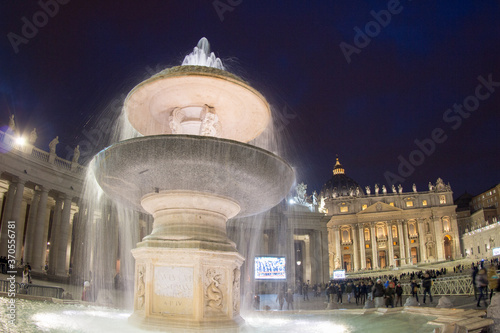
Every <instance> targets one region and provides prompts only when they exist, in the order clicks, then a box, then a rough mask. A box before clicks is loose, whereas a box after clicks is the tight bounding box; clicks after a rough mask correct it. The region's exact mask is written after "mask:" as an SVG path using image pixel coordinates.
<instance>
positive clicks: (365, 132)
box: [0, 0, 500, 197]
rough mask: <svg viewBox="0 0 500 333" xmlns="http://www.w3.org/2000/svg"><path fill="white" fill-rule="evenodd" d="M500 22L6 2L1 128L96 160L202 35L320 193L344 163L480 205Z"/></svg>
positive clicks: (228, 2)
mask: <svg viewBox="0 0 500 333" xmlns="http://www.w3.org/2000/svg"><path fill="white" fill-rule="evenodd" d="M44 8H45V9H44ZM499 19H500V2H499V1H496V0H495V1H486V0H485V1H457V0H453V1H441V0H440V1H435V0H434V1H417V0H413V1H411V0H405V1H395V0H390V1H359V0H346V1H293V0H288V1H250V0H220V1H219V0H215V1H211V0H209V1H191V0H189V1H187V0H184V1H180V0H179V1H153V0H149V1H102V0H101V1H89V0H87V1H82V0H70V1H68V0H59V1H58V2H56V0H41V1H40V2H39V1H2V2H1V4H0V23H1V25H0V28H1V31H0V34H1V35H2V37H1V46H0V125H7V124H8V119H9V116H10V115H11V114H14V115H15V119H16V124H17V126H18V127H19V128H20V129H21V130H24V131H25V132H26V133H29V132H30V131H31V130H32V128H33V127H36V128H37V131H38V136H39V137H38V141H37V143H36V146H37V147H39V148H41V149H44V150H47V151H48V143H49V142H50V141H51V140H52V139H53V138H54V137H55V136H56V135H58V136H59V141H60V143H59V145H58V146H57V153H58V155H59V156H61V157H63V158H68V159H70V158H71V154H72V151H73V148H74V147H75V146H76V145H77V144H80V148H81V159H82V160H89V159H90V157H91V156H92V155H93V154H95V153H96V152H97V151H98V150H100V149H102V148H103V146H102V144H100V143H98V141H99V140H98V139H99V138H100V137H103V136H105V135H106V134H108V133H109V129H110V128H111V127H110V124H109V121H108V120H109V119H111V118H112V117H113V115H116V114H117V112H118V111H119V109H120V105H121V103H122V101H123V99H124V97H125V95H126V94H127V93H128V92H129V91H130V89H132V88H133V87H134V86H135V85H136V84H138V83H139V82H141V81H142V80H144V79H146V78H147V77H149V76H150V75H151V74H154V73H156V72H158V71H160V70H162V69H164V68H166V67H171V66H176V65H180V64H181V62H182V60H183V58H184V56H185V55H186V54H188V53H190V52H191V51H192V49H193V47H194V46H196V44H197V42H198V40H199V39H200V38H201V37H203V36H205V37H207V38H208V40H209V41H210V44H211V47H212V51H214V52H215V53H216V55H217V56H219V57H220V58H221V59H223V61H224V64H225V66H226V67H227V68H228V69H229V70H230V71H232V72H233V73H235V74H237V75H239V76H241V77H243V78H244V79H245V80H247V81H249V82H250V83H251V84H252V85H253V86H254V87H255V88H257V89H258V90H259V91H261V92H262V94H263V95H264V96H266V98H267V99H268V101H269V102H270V103H271V104H272V106H273V109H274V111H275V116H276V117H277V119H278V121H277V122H278V125H279V126H278V130H279V133H280V136H281V138H283V140H285V141H284V142H285V146H286V148H287V152H286V156H285V157H286V158H287V160H289V162H290V163H291V164H292V165H293V166H294V167H295V168H296V171H297V179H298V181H299V182H305V183H307V184H308V192H309V193H311V192H312V190H313V189H316V190H318V191H319V190H321V187H322V185H323V184H324V183H325V182H326V181H327V180H328V179H330V177H331V175H332V169H333V166H334V164H335V156H336V154H338V155H339V157H340V161H341V162H342V164H343V165H344V167H345V169H346V174H347V175H348V176H350V177H351V178H353V179H355V180H356V181H357V182H358V183H359V184H360V185H361V186H362V187H363V189H364V186H366V185H370V187H371V188H372V191H373V186H374V184H375V183H378V184H386V185H387V184H390V182H391V181H392V182H395V183H396V184H398V183H402V184H403V187H404V190H405V191H411V185H412V184H413V183H416V184H417V188H418V189H419V190H427V183H428V182H429V181H432V182H435V181H436V179H437V178H438V177H441V178H443V180H444V181H445V182H446V183H448V182H449V183H450V184H451V186H452V189H453V191H454V195H455V197H457V196H458V195H460V194H462V193H463V192H465V191H468V192H469V193H472V194H478V193H480V192H483V191H485V190H486V189H488V188H490V187H491V186H494V185H495V184H497V183H499V181H500V179H499V173H498V170H499V167H498V166H499V164H500V157H499V156H500V154H499V153H500V139H499V124H500V116H499V112H498V110H499V106H500V52H499V51H500V23H499ZM462 105H463V106H462ZM412 163H413V164H414V165H412ZM408 167H410V168H408ZM398 169H399V170H398Z"/></svg>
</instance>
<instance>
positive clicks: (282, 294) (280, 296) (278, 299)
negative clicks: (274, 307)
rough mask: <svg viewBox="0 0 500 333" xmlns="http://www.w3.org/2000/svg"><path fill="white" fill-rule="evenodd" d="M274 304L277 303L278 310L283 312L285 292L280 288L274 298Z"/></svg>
mask: <svg viewBox="0 0 500 333" xmlns="http://www.w3.org/2000/svg"><path fill="white" fill-rule="evenodd" d="M276 302H279V303H278V304H279V305H280V310H283V305H284V304H285V290H283V289H281V288H280V291H279V292H278V295H277V296H276Z"/></svg>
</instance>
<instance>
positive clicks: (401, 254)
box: [398, 220, 407, 266]
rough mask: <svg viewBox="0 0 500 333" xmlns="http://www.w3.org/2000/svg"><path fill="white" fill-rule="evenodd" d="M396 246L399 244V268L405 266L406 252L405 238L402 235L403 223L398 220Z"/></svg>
mask: <svg viewBox="0 0 500 333" xmlns="http://www.w3.org/2000/svg"><path fill="white" fill-rule="evenodd" d="M398 244H399V259H400V260H399V262H400V263H401V266H404V265H406V262H407V261H406V259H402V258H406V250H405V237H404V233H403V221H402V220H398Z"/></svg>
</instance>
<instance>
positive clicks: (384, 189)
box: [382, 185, 387, 194]
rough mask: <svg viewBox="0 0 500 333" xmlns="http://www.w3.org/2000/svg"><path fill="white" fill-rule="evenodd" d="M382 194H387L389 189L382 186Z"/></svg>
mask: <svg viewBox="0 0 500 333" xmlns="http://www.w3.org/2000/svg"><path fill="white" fill-rule="evenodd" d="M382 193H384V194H387V188H386V187H385V185H382Z"/></svg>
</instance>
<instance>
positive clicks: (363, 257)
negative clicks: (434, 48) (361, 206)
mask: <svg viewBox="0 0 500 333" xmlns="http://www.w3.org/2000/svg"><path fill="white" fill-rule="evenodd" d="M358 228H359V243H360V246H359V251H360V254H361V269H366V251H365V249H366V247H365V230H364V229H365V227H364V226H363V225H362V224H360V225H359V227H358Z"/></svg>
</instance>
